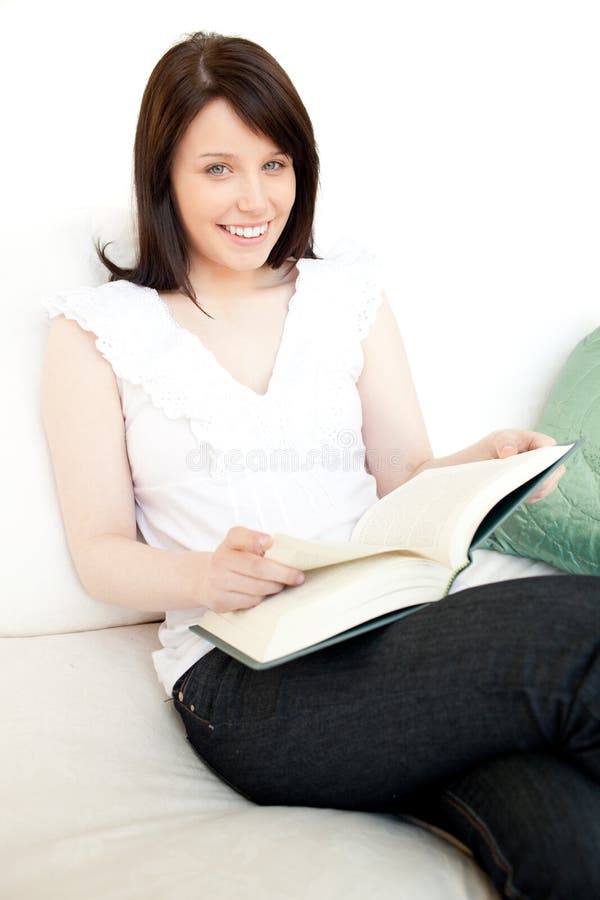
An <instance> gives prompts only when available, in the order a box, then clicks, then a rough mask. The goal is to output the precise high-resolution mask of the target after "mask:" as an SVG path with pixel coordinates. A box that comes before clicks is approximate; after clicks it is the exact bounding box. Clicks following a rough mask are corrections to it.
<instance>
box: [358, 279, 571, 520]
mask: <svg viewBox="0 0 600 900" xmlns="http://www.w3.org/2000/svg"><path fill="white" fill-rule="evenodd" d="M382 296H383V301H382V303H381V304H380V306H379V309H378V311H377V316H376V318H375V322H374V323H373V325H372V327H371V330H370V332H369V334H368V335H367V337H366V338H365V340H364V341H363V343H362V347H363V355H364V366H363V370H362V372H361V375H360V378H359V379H358V382H357V387H358V391H359V394H360V398H361V404H362V411H363V440H364V443H365V447H366V450H367V464H368V469H369V471H370V472H371V474H372V475H373V476H374V478H375V480H376V482H377V495H378V497H380V498H381V497H384V496H385V495H386V494H389V492H390V491H393V490H394V488H397V487H400V485H401V484H403V483H404V482H405V481H408V480H409V479H410V478H414V476H415V475H418V473H419V472H422V471H423V469H430V468H434V467H439V466H455V465H459V464H460V463H467V462H476V461H477V460H482V459H496V458H503V457H505V456H510V455H511V454H513V453H523V452H524V451H526V450H534V449H535V448H536V447H543V446H546V445H548V444H555V443H556V441H555V440H554V438H552V437H550V436H549V435H546V434H542V433H541V432H537V431H527V430H519V429H508V428H504V429H498V430H497V431H493V432H491V434H487V435H485V437H483V438H481V440H479V441H477V442H476V443H474V444H471V445H470V446H469V447H465V448H464V449H463V450H459V451H457V452H456V453H453V454H451V455H450V456H443V457H439V458H435V457H434V456H433V453H432V450H431V445H430V443H429V438H428V435H427V429H426V427H425V421H424V419H423V414H422V411H421V407H420V404H419V401H418V397H417V392H416V389H415V386H414V383H413V379H412V375H411V372H410V367H409V364H408V359H407V356H406V351H405V349H404V344H403V341H402V337H401V334H400V329H399V327H398V323H397V321H396V317H395V315H394V312H393V310H392V308H391V306H390V304H389V301H388V300H387V297H386V296H385V294H382ZM564 473H565V466H564V465H562V466H559V467H558V468H557V469H556V470H555V471H554V472H553V473H552V475H551V476H549V478H547V479H546V481H543V482H542V483H541V484H540V485H539V487H538V488H537V490H536V491H535V492H534V493H533V494H531V495H530V496H529V497H528V499H527V500H526V501H525V502H526V503H535V502H536V501H537V500H541V499H542V498H543V497H546V496H547V495H548V494H549V493H550V492H551V491H552V490H554V488H555V487H556V485H557V484H558V482H559V480H560V479H561V478H562V476H563V475H564Z"/></svg>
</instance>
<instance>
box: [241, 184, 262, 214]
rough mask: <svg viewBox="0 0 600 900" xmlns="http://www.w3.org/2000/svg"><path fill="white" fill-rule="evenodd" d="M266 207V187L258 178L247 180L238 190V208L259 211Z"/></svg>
mask: <svg viewBox="0 0 600 900" xmlns="http://www.w3.org/2000/svg"><path fill="white" fill-rule="evenodd" d="M265 205H266V186H265V185H264V183H262V182H261V179H260V177H258V178H247V179H246V181H245V183H244V185H243V187H242V188H241V190H240V193H239V197H238V207H239V208H240V209H242V210H258V211H259V212H260V211H261V210H264V209H265Z"/></svg>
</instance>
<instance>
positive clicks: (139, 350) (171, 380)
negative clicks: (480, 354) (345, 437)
mask: <svg viewBox="0 0 600 900" xmlns="http://www.w3.org/2000/svg"><path fill="white" fill-rule="evenodd" d="M296 264H297V267H298V276H297V280H296V289H295V292H294V294H293V296H292V298H291V300H290V305H289V307H288V316H287V318H286V322H285V327H284V332H283V334H282V339H281V343H280V347H279V351H278V354H277V357H276V361H275V365H274V368H273V372H272V374H271V379H270V382H269V387H268V390H267V392H266V393H265V394H258V393H256V392H255V391H254V390H253V389H251V388H249V387H248V386H247V385H243V384H242V383H241V382H239V381H237V379H235V378H234V377H233V376H232V375H231V374H230V373H229V372H228V371H227V370H226V369H225V368H224V367H223V366H221V364H220V363H219V362H218V360H217V358H216V357H215V356H214V354H213V353H212V352H211V351H210V350H209V349H208V348H207V347H206V346H205V345H204V344H203V343H202V342H201V341H200V339H199V338H198V337H197V336H196V335H195V334H193V333H192V332H191V331H188V330H187V329H186V328H184V327H182V326H180V325H179V323H178V322H176V320H175V319H174V318H173V316H172V315H171V313H170V311H169V309H168V306H167V304H166V303H165V302H164V301H163V300H162V298H161V297H160V296H159V294H158V293H157V291H156V290H154V288H148V287H140V286H139V285H134V284H132V283H131V282H128V281H125V280H120V281H113V282H107V283H105V284H102V285H100V286H99V287H95V288H90V287H81V288H76V289H74V290H68V291H63V292H60V293H58V294H55V295H52V296H49V297H44V298H43V299H42V301H41V302H42V305H43V306H44V307H45V308H46V309H47V311H48V313H49V314H50V316H51V317H52V316H54V315H58V314H59V313H62V314H64V315H65V316H66V318H69V319H75V320H76V321H77V322H78V323H79V325H80V326H81V327H82V328H84V329H85V330H86V331H91V332H93V333H94V334H95V335H96V347H97V348H98V350H99V351H100V353H101V354H102V356H103V357H104V358H105V359H107V360H108V361H109V362H110V364H111V366H112V368H113V371H114V372H115V374H116V375H117V376H118V377H119V378H121V379H125V380H126V381H129V382H131V383H132V384H136V385H140V386H142V387H143V389H144V390H145V391H146V393H147V394H148V395H149V397H150V399H151V401H152V403H153V405H154V406H156V407H158V408H160V409H162V410H163V411H164V412H165V414H166V415H167V416H168V417H169V418H171V419H176V418H181V417H185V418H188V419H190V420H193V421H194V424H195V425H196V428H195V433H196V434H197V435H199V436H202V435H203V433H204V434H206V435H208V433H209V431H210V439H211V440H215V441H217V442H218V443H219V445H222V446H239V447H240V449H243V448H245V447H247V446H257V441H258V440H259V435H260V436H261V437H262V438H263V439H266V440H267V442H268V443H269V444H270V445H271V446H272V447H286V446H290V439H291V438H292V443H293V442H294V441H298V440H301V443H302V444H306V445H307V446H313V447H314V446H315V442H316V441H319V438H320V440H321V441H323V440H327V441H329V440H330V439H331V437H332V435H333V434H337V432H338V430H339V421H340V418H339V417H340V414H341V412H342V408H343V400H342V398H341V396H340V395H341V392H343V390H344V389H345V385H346V384H347V378H348V373H349V372H350V373H351V374H352V377H353V378H354V380H355V381H356V379H357V378H358V375H359V374H360V370H361V368H362V364H363V360H362V349H361V347H360V341H361V340H362V339H363V338H364V337H365V336H366V334H367V333H368V330H369V328H370V326H371V324H372V322H373V320H374V318H375V315H376V311H377V307H378V305H379V302H380V301H381V294H380V288H379V277H378V274H377V272H376V269H377V257H376V256H375V255H374V254H372V253H370V252H369V251H366V250H365V248H363V247H362V246H361V245H360V244H358V243H357V242H356V241H355V240H354V239H352V238H341V239H339V240H338V241H337V242H336V243H335V244H334V245H333V247H332V249H331V250H330V252H329V253H328V254H327V255H326V256H325V258H324V259H322V260H313V259H308V258H301V259H299V260H298V261H297V263H296ZM340 279H341V280H342V282H341V285H342V286H341V289H340ZM348 304H350V306H351V308H352V315H351V316H348V313H347V310H348ZM311 309H313V310H315V314H314V315H310V314H309V311H310V310H311ZM304 310H306V313H305V314H303V315H299V313H300V311H304ZM357 335H358V341H357ZM287 374H289V376H290V377H287ZM324 378H325V379H326V381H325V382H323V379H324ZM320 383H321V384H322V383H326V384H327V385H328V392H327V394H326V396H324V397H323V396H320V395H322V394H323V393H324V392H323V390H322V389H321V390H320V389H319V384H320ZM284 387H285V391H283V390H282V389H283V388H284ZM296 402H298V403H303V405H306V404H307V403H308V404H310V405H311V406H317V407H319V408H318V410H316V413H317V414H316V416H315V430H314V431H313V433H312V434H306V433H305V434H304V435H303V439H302V435H299V434H294V435H293V436H292V435H291V434H290V420H291V417H292V416H293V414H294V413H293V410H292V409H290V406H291V405H292V404H295V403H296ZM321 407H322V408H321ZM319 423H320V424H319ZM207 439H208V438H207Z"/></svg>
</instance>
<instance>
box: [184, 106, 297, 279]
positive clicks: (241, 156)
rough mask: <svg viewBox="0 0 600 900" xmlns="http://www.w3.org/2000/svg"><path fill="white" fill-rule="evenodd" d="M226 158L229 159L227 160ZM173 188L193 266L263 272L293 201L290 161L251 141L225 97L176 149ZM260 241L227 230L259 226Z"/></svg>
mask: <svg viewBox="0 0 600 900" xmlns="http://www.w3.org/2000/svg"><path fill="white" fill-rule="evenodd" d="M228 154H232V155H231V156H229V155H228ZM171 183H172V186H173V191H174V194H175V200H176V204H177V207H178V211H179V216H180V219H181V222H182V225H183V227H184V230H185V233H186V237H187V243H188V248H189V251H190V255H191V259H192V264H193V262H196V261H200V262H201V263H202V262H207V261H209V262H212V263H213V264H216V265H218V266H224V267H226V268H228V269H236V270H239V271H241V270H248V269H256V268H259V267H260V266H262V265H264V263H265V261H266V260H267V258H268V256H269V253H270V252H271V249H272V248H273V246H274V245H275V244H276V243H277V241H278V239H279V236H280V235H281V232H282V231H283V229H284V227H285V224H286V222H287V220H288V217H289V214H290V211H291V209H292V206H293V205H294V199H295V196H296V176H295V173H294V167H293V165H292V159H291V157H289V156H286V155H285V154H284V153H282V152H280V150H279V148H278V147H277V146H276V145H275V144H274V142H273V141H272V140H271V139H270V138H268V137H266V136H265V135H256V134H254V133H253V132H252V131H250V129H249V128H248V127H247V126H246V125H245V124H244V123H243V122H242V120H241V119H240V118H239V116H238V115H237V114H236V112H235V111H234V110H233V108H232V107H231V106H230V105H229V103H228V102H227V101H226V100H224V99H223V98H217V99H215V100H211V102H210V103H208V104H207V105H206V106H205V107H204V108H203V109H202V110H201V111H200V112H199V113H198V115H197V116H196V117H195V118H194V119H193V120H192V122H191V123H190V124H189V126H188V128H187V130H186V131H185V133H184V135H183V138H182V139H181V141H180V142H179V145H178V147H177V150H176V153H175V157H174V160H173V165H172V168H171ZM265 223H268V225H267V230H266V232H265V233H264V234H260V235H259V236H258V237H251V238H248V237H239V236H235V237H232V236H231V235H230V234H229V233H228V232H227V231H226V230H225V229H224V228H223V226H224V225H229V226H241V227H244V226H257V225H259V226H262V227H261V228H260V231H261V232H262V231H263V229H264V225H265Z"/></svg>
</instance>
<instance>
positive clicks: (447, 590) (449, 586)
mask: <svg viewBox="0 0 600 900" xmlns="http://www.w3.org/2000/svg"><path fill="white" fill-rule="evenodd" d="M472 562H473V560H472V559H471V558H469V559H468V560H467V561H466V563H465V564H464V565H463V566H459V567H458V569H455V570H454V572H452V574H451V575H450V578H449V580H448V583H447V585H446V587H445V588H444V593H443V594H442V597H447V596H448V593H449V592H450V588H451V587H452V585H453V584H454V579H455V578H456V577H457V575H460V573H461V572H464V570H465V569H468V567H469V566H470V565H471V563H472Z"/></svg>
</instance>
